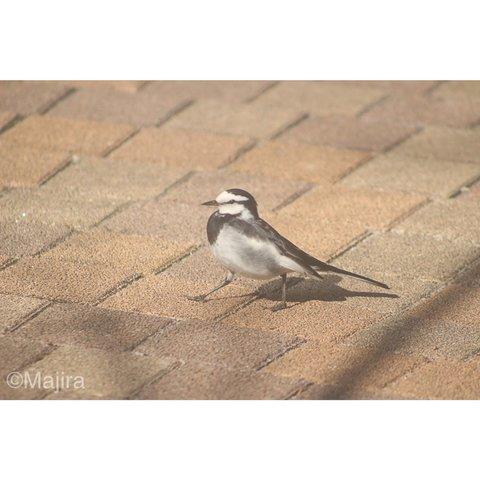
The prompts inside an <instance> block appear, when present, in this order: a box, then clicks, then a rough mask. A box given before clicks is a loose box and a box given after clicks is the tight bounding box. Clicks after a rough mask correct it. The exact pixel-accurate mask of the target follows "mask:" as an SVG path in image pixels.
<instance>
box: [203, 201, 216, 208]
mask: <svg viewBox="0 0 480 480" xmlns="http://www.w3.org/2000/svg"><path fill="white" fill-rule="evenodd" d="M202 205H205V206H206V207H217V206H218V202H217V201H216V200H210V201H209V202H205V203H202Z"/></svg>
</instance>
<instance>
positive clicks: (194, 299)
mask: <svg viewBox="0 0 480 480" xmlns="http://www.w3.org/2000/svg"><path fill="white" fill-rule="evenodd" d="M187 298H188V299H189V300H191V301H192V302H200V303H205V302H206V301H207V297H206V296H205V295H197V296H196V297H189V296H188V295H187Z"/></svg>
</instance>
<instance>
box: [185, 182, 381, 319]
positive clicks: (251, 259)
mask: <svg viewBox="0 0 480 480" xmlns="http://www.w3.org/2000/svg"><path fill="white" fill-rule="evenodd" d="M202 205H207V206H215V207H218V210H216V211H215V212H214V213H213V214H212V215H211V216H210V218H209V219H208V224H207V236H208V241H209V243H210V247H211V249H212V252H213V254H214V255H215V257H216V258H217V260H218V261H219V262H220V263H221V264H222V265H223V266H224V267H226V268H227V270H228V273H227V275H226V277H225V279H224V280H223V282H222V283H221V284H220V285H218V286H217V287H215V288H214V289H213V290H211V291H209V292H207V293H205V294H203V295H198V296H196V297H189V298H190V299H191V300H195V301H199V302H203V301H205V299H206V298H207V297H208V296H209V295H210V294H212V293H213V292H216V291H217V290H220V289H221V288H223V287H225V286H226V285H228V284H229V283H230V282H231V281H232V280H233V279H234V277H235V275H236V274H238V275H242V276H244V277H250V278H255V279H259V280H268V279H271V278H274V277H277V276H280V277H281V278H282V301H281V302H280V303H278V304H277V305H276V306H275V307H273V311H277V310H281V309H282V308H286V305H287V303H286V292H285V290H286V283H287V274H288V273H292V272H296V273H300V274H303V275H307V276H310V277H314V278H322V276H321V275H320V273H319V272H321V273H336V274H339V275H347V276H349V277H353V278H356V279H358V280H361V281H364V282H367V283H371V284H373V285H376V286H378V287H381V288H386V289H388V288H389V287H388V286H387V285H385V284H384V283H380V282H377V281H376V280H372V279H371V278H367V277H364V276H363V275H358V274H357V273H352V272H348V271H346V270H342V269H340V268H337V267H334V266H333V265H329V264H328V263H324V262H322V261H320V260H317V259H316V258H315V257H312V256H311V255H309V254H308V253H306V252H304V251H303V250H301V249H300V248H298V247H297V246H296V245H294V244H293V243H292V242H290V241H289V240H287V239H286V238H285V237H283V236H282V235H280V234H279V233H278V232H277V231H276V230H275V229H274V228H273V227H271V226H270V225H269V224H268V223H267V222H265V220H262V219H261V218H260V217H259V216H258V210H257V202H256V201H255V199H254V198H253V196H252V195H251V194H250V193H248V192H246V191H245V190H241V189H239V188H232V189H230V190H225V191H224V192H222V193H220V195H218V197H217V198H216V199H215V200H211V201H208V202H205V203H202Z"/></svg>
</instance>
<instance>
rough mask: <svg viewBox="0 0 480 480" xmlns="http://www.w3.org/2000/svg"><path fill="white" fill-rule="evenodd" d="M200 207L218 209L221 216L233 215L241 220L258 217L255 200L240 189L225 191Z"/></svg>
mask: <svg viewBox="0 0 480 480" xmlns="http://www.w3.org/2000/svg"><path fill="white" fill-rule="evenodd" d="M202 205H206V206H214V207H218V211H219V213H220V214H221V215H235V216H239V217H242V218H256V217H258V210H257V202H256V200H255V198H253V195H251V194H250V193H248V192H246V191H245V190H242V189H240V188H230V189H229V190H225V191H223V192H222V193H220V194H219V195H218V196H217V198H216V199H215V200H210V201H208V202H205V203H202Z"/></svg>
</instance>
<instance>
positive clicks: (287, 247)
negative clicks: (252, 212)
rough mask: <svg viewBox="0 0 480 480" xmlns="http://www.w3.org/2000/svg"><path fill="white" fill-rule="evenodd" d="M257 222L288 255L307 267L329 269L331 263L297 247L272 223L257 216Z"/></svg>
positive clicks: (270, 238) (269, 237)
mask: <svg viewBox="0 0 480 480" xmlns="http://www.w3.org/2000/svg"><path fill="white" fill-rule="evenodd" d="M255 223H257V224H258V226H259V227H260V228H261V229H262V230H263V231H264V232H265V233H266V235H267V237H268V239H269V240H271V241H272V242H273V243H275V245H276V246H277V247H278V248H279V250H280V251H281V252H282V253H283V254H284V255H285V256H287V257H289V258H292V259H293V260H295V261H297V262H298V263H300V265H302V266H305V267H316V268H318V269H319V270H325V271H328V270H330V268H331V265H329V264H328V263H325V262H322V261H320V260H318V259H317V258H315V257H312V256H311V255H309V254H308V253H307V252H304V251H303V250H302V249H301V248H299V247H297V246H296V245H295V244H294V243H292V242H291V241H290V240H288V239H286V238H285V237H284V236H283V235H280V233H278V232H277V231H276V230H275V229H274V228H273V227H272V226H271V225H270V224H268V223H267V222H266V221H265V220H262V219H261V218H257V219H256V220H255Z"/></svg>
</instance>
